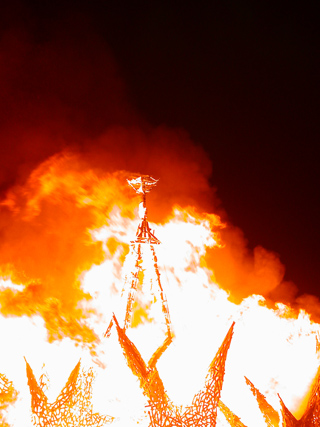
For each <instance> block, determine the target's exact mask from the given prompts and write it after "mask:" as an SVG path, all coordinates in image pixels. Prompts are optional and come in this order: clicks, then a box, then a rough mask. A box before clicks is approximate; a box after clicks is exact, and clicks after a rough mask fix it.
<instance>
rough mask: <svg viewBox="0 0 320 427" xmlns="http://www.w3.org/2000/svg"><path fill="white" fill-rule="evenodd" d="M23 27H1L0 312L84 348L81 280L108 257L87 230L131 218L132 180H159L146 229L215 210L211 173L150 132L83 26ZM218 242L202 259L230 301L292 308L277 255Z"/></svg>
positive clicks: (175, 132)
mask: <svg viewBox="0 0 320 427" xmlns="http://www.w3.org/2000/svg"><path fill="white" fill-rule="evenodd" d="M31 21H32V20H31ZM31 21H30V22H31ZM28 22H29V21H28ZM30 22H29V23H28V25H27V24H25V25H21V23H19V25H12V26H11V27H10V26H7V28H6V29H5V31H3V32H2V33H1V39H0V90H1V94H2V96H1V99H0V138H1V152H0V170H1V173H0V188H1V189H2V194H3V197H2V203H1V213H0V233H1V242H0V265H1V270H2V275H3V276H4V277H7V278H10V279H11V280H12V281H13V282H14V283H15V284H17V286H8V287H6V288H5V289H3V290H2V291H1V293H0V303H1V313H2V314H3V315H5V316H13V315H14V316H21V315H29V316H31V315H34V314H40V315H41V316H42V317H43V319H44V320H45V324H46V327H47V330H48V338H49V340H57V339H61V338H62V337H64V336H66V335H67V336H69V337H71V338H72V339H74V340H76V341H79V342H85V343H88V345H93V344H92V343H94V342H95V341H96V340H97V337H96V336H95V334H94V332H93V331H92V330H91V329H90V328H89V327H88V326H87V324H86V322H85V319H86V318H87V317H89V316H90V313H87V312H85V309H84V308H79V304H78V303H79V301H81V300H83V299H86V298H87V299H88V298H90V297H89V295H87V294H86V293H85V292H84V291H83V290H82V289H81V287H80V284H79V275H80V274H81V272H82V271H85V270H88V269H89V268H90V267H91V266H92V265H93V264H99V263H101V262H102V261H103V259H104V257H105V253H104V251H103V249H102V245H101V243H99V242H94V241H93V240H92V238H91V236H90V233H89V231H88V230H92V229H94V228H98V227H101V226H102V225H103V224H105V223H107V222H108V216H109V214H110V212H111V211H112V209H113V207H114V206H117V207H120V209H121V213H122V215H124V216H127V217H130V215H131V216H132V212H133V211H134V207H135V206H136V200H135V198H134V197H133V195H132V193H130V190H129V189H128V188H126V185H125V178H126V177H127V176H128V173H129V172H139V173H142V174H150V175H152V176H153V177H155V178H159V179H160V181H159V185H158V187H157V190H156V191H153V192H151V193H150V197H149V198H148V209H149V218H150V220H151V221H154V222H161V221H163V220H164V219H165V218H166V217H167V216H168V215H170V213H171V211H172V207H173V205H174V204H179V205H181V206H188V205H191V206H196V208H197V209H198V210H199V211H200V212H208V211H212V210H216V209H217V208H219V209H220V210H221V208H220V202H219V200H218V199H217V197H216V194H215V189H214V188H212V186H211V185H210V184H209V178H210V177H211V175H213V177H214V171H213V170H212V167H211V163H210V160H209V159H208V157H207V155H206V153H205V151H204V150H203V149H202V148H201V147H200V146H198V145H197V144H196V143H195V142H193V141H192V140H191V139H190V137H189V136H188V134H187V133H186V132H185V131H184V130H182V129H168V128H167V127H165V126H161V127H158V128H153V127H152V126H150V125H149V124H148V123H146V121H145V120H144V119H143V117H142V115H141V114H140V113H139V112H137V111H136V110H135V109H134V108H133V107H132V105H131V103H130V100H129V96H128V94H127V91H126V86H125V83H124V82H123V80H122V78H121V73H120V71H119V69H118V68H117V65H116V61H115V59H114V57H113V55H112V52H111V51H110V48H109V47H108V45H107V44H106V42H105V40H104V39H103V38H102V37H100V36H99V35H98V34H97V32H95V31H94V29H93V27H92V24H91V23H90V21H89V20H88V19H86V18H84V17H83V16H80V15H76V16H71V14H70V13H69V14H67V15H66V16H65V17H64V18H59V19H56V20H54V22H51V23H48V27H47V28H46V29H45V30H44V29H43V28H41V31H40V29H39V27H38V26H37V25H36V23H34V22H31V23H30ZM119 171H120V172H119ZM221 241H222V246H221V247H219V248H213V249H208V252H207V255H206V257H205V261H206V264H207V267H208V268H210V269H211V270H212V272H213V275H214V276H215V279H216V281H217V282H218V283H219V285H220V286H221V287H222V288H223V289H225V290H227V291H228V292H229V293H230V298H231V299H232V300H233V301H237V302H240V301H241V300H242V299H243V298H245V297H247V296H249V295H251V294H255V293H256V294H260V295H263V296H266V297H269V298H271V299H273V300H278V298H280V299H285V302H292V301H293V299H294V296H295V291H294V286H293V285H290V284H286V283H283V276H284V266H283V265H282V264H281V262H280V260H279V256H278V255H276V254H274V253H273V252H270V251H267V250H265V249H263V248H261V247H257V248H255V249H254V250H253V251H250V250H249V249H248V245H247V242H246V240H245V238H244V236H243V234H242V233H241V231H239V230H238V229H237V228H235V227H232V226H231V225H228V226H227V227H226V228H225V229H223V230H221ZM284 289H285V290H284ZM288 289H290V292H289V294H288V292H287V290H288ZM288 295H289V297H288ZM300 302H301V301H300ZM302 302H303V304H306V302H308V304H309V303H310V304H309V306H314V307H316V306H317V304H315V301H314V299H310V298H309V299H308V298H304V299H303V301H302ZM314 310H315V308H313V311H314Z"/></svg>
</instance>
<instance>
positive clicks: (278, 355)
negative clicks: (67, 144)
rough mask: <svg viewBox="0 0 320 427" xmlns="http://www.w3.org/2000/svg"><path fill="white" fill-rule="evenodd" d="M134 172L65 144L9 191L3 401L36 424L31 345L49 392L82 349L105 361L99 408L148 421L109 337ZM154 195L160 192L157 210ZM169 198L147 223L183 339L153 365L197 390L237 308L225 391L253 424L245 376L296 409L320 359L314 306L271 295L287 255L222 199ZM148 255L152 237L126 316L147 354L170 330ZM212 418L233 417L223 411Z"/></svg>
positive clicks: (173, 390)
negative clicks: (230, 215)
mask: <svg viewBox="0 0 320 427" xmlns="http://www.w3.org/2000/svg"><path fill="white" fill-rule="evenodd" d="M128 177H129V173H127V172H125V171H116V172H114V171H113V172H112V171H111V172H105V171H104V170H103V169H102V168H101V167H97V166H94V165H92V164H90V162H87V161H86V160H85V159H84V158H83V157H81V156H80V155H77V154H75V153H72V152H64V153H62V154H59V155H55V156H53V157H52V158H50V159H48V160H46V161H45V162H44V163H42V164H41V165H40V166H39V167H38V168H37V169H35V170H34V171H33V172H32V174H31V175H30V177H29V179H28V180H27V181H26V183H25V184H24V185H20V186H16V187H13V188H12V189H11V190H10V191H9V192H8V194H7V196H6V198H5V199H4V200H3V201H2V203H1V218H0V220H1V225H2V227H1V236H2V239H1V247H0V256H1V275H2V279H1V280H0V306H1V315H0V323H1V327H0V331H1V332H0V337H1V342H2V349H3V350H2V351H1V355H0V371H1V374H2V375H4V376H5V377H1V378H6V379H7V381H9V382H8V384H10V385H11V384H13V386H14V387H15V390H16V391H17V395H15V398H16V399H15V400H14V399H11V400H12V402H10V405H7V406H6V407H5V408H4V407H3V406H0V410H1V411H2V412H3V413H4V416H5V419H6V422H8V424H9V425H14V426H15V427H22V426H23V427H28V426H31V418H30V394H29V390H28V385H27V378H26V374H25V365H24V359H23V356H25V357H26V359H27V360H28V362H29V363H30V365H31V366H32V367H33V369H34V373H35V377H36V378H38V377H40V375H41V372H42V371H41V367H42V365H43V363H45V369H46V371H47V372H48V374H49V377H50V378H51V381H50V389H49V390H48V392H47V396H48V399H49V401H50V402H54V401H55V399H56V398H57V396H58V394H59V392H60V390H61V389H62V388H63V385H64V383H65V382H66V380H67V378H68V375H69V374H70V372H71V371H72V369H73V367H74V366H75V365H76V363H77V361H78V360H79V358H80V357H81V360H82V363H83V365H84V366H85V367H88V369H90V368H91V367H92V366H94V369H95V371H96V380H95V383H94V386H93V404H94V411H97V412H99V413H101V414H104V415H105V416H112V417H114V418H115V419H114V422H113V425H115V426H126V427H128V426H130V425H136V424H137V423H139V425H142V426H145V425H148V419H147V417H146V414H145V403H146V401H145V397H144V395H143V393H142V391H141V390H140V388H139V384H138V382H137V380H136V378H135V377H133V375H132V373H131V371H130V370H129V369H128V367H127V365H126V361H125V359H124V357H123V355H122V350H121V348H120V346H119V343H118V340H117V334H116V331H114V330H113V331H112V333H111V337H110V338H109V339H106V338H104V333H105V331H106V328H107V326H108V324H109V322H110V320H111V318H112V316H113V314H114V313H115V314H116V316H117V318H118V319H119V322H120V323H121V322H122V323H123V322H124V317H125V310H126V300H127V296H128V292H129V289H130V280H129V278H130V274H131V272H132V270H133V268H134V262H135V257H134V254H133V252H132V250H131V248H130V241H132V240H133V239H134V237H135V233H136V229H137V227H138V224H139V222H140V218H139V212H138V199H137V198H136V197H135V196H134V195H133V194H132V192H131V190H130V188H128V186H127V183H126V178H128ZM154 191H156V190H154ZM161 192H162V195H163V197H165V190H163V189H162V190H161ZM163 192H164V193H163ZM170 200H171V199H170ZM156 201H157V199H153V201H152V199H151V209H150V211H151V212H153V211H155V210H156V206H155V202H156ZM170 203H171V202H170ZM160 211H161V213H160V214H159V212H158V216H159V218H158V222H157V224H150V226H151V228H152V229H155V231H154V234H155V235H156V236H157V238H158V239H159V240H160V241H161V242H162V243H161V245H157V247H156V256H157V259H158V266H159V272H160V276H161V281H162V285H163V288H164V292H165V294H166V297H167V301H168V306H169V310H170V317H171V323H172V328H173V333H174V339H173V342H172V344H171V345H170V346H169V347H168V348H167V350H166V351H165V352H164V353H163V354H162V355H161V358H160V359H159V361H158V364H157V369H158V371H159V375H160V377H161V380H162V381H163V384H164V387H165V389H166V390H167V393H168V396H169V397H170V399H171V400H172V401H173V402H174V403H175V404H176V405H178V406H179V405H182V406H184V407H187V406H188V405H190V404H191V402H192V399H193V396H194V395H195V393H197V391H199V390H200V389H201V388H202V386H203V382H204V379H205V377H206V373H207V370H208V366H209V365H210V363H211V361H212V359H213V356H214V355H215V353H216V351H217V349H218V348H219V347H220V345H221V343H222V341H223V339H224V337H225V335H226V333H227V331H228V329H229V327H230V324H231V323H232V322H233V321H235V322H236V324H235V329H234V337H233V340H232V343H231V346H230V350H229V353H228V358H227V362H226V374H225V380H224V385H223V389H222V397H221V398H222V401H223V403H224V404H225V405H227V407H228V408H230V409H231V410H232V411H233V412H234V413H235V414H237V416H238V417H240V418H241V421H242V422H243V423H244V425H246V426H247V427H259V426H261V427H263V426H265V425H266V424H265V420H264V418H263V415H262V414H261V412H260V411H259V407H258V405H257V402H256V400H255V398H254V396H253V395H252V393H251V391H250V388H249V387H248V386H247V384H246V381H245V377H247V378H249V379H250V381H251V382H252V384H254V386H255V387H257V389H259V390H260V392H261V393H262V394H263V395H264V396H265V397H266V400H267V401H268V402H269V404H270V405H272V407H273V408H275V410H277V411H278V412H279V414H280V412H281V405H280V401H279V398H278V394H280V395H281V398H282V399H283V401H284V402H285V404H286V406H287V407H288V408H289V409H290V410H291V411H292V412H293V413H294V415H295V416H296V417H299V415H301V414H302V413H303V411H304V408H305V404H306V403H305V397H306V396H307V394H308V390H309V389H310V386H311V384H312V380H313V378H314V376H315V374H316V372H317V370H318V367H319V353H318V352H317V339H318V337H319V334H320V326H319V324H318V323H315V322H314V321H312V320H311V315H310V314H308V313H307V312H306V311H304V310H301V309H300V310H297V309H296V308H292V307H291V306H290V305H288V304H287V305H286V304H284V303H283V302H281V301H280V302H274V301H273V302H271V301H270V299H266V298H265V297H264V296H262V295H265V296H267V295H268V293H270V292H271V291H274V290H277V289H278V288H279V287H280V286H283V281H282V279H283V266H282V265H281V263H280V261H279V259H278V257H277V256H276V255H275V254H273V253H271V252H268V251H266V250H265V249H263V248H256V249H255V250H254V252H253V254H251V253H249V251H248V250H247V249H246V246H245V244H244V239H243V236H242V235H241V233H240V232H239V230H237V229H235V228H234V227H232V226H231V225H230V224H226V223H223V221H222V220H221V218H220V217H219V216H218V215H217V214H215V213H205V212H202V211H201V210H199V208H198V207H197V206H190V205H188V204H184V205H181V206H178V205H172V206H171V212H170V214H169V215H168V214H167V209H160ZM150 218H151V219H152V215H150ZM153 264H154V259H153V257H152V254H150V251H148V248H147V247H145V248H143V254H142V262H141V275H140V285H141V286H139V288H138V290H137V295H136V298H135V303H134V310H133V317H132V322H131V326H130V327H129V328H128V330H127V335H128V337H129V338H130V340H132V341H133V342H134V343H135V345H136V347H137V348H138V349H139V352H140V353H141V356H142V357H143V359H144V360H149V359H150V358H151V356H152V354H153V353H154V352H155V350H156V349H157V348H158V347H159V346H160V344H161V343H162V342H163V340H164V338H165V334H166V323H165V318H164V315H163V311H162V308H161V303H160V295H159V289H158V287H157V282H156V277H155V273H154V268H153ZM259 289H261V293H262V295H258V290H259ZM0 386H1V384H0ZM9 394H10V393H9ZM10 396H11V397H12V394H10ZM0 397H1V394H0ZM224 408H225V407H224ZM224 410H226V409H224ZM217 425H218V426H225V425H227V423H226V419H225V418H224V416H223V413H222V412H218V423H217Z"/></svg>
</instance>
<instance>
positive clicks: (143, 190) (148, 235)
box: [105, 175, 173, 339]
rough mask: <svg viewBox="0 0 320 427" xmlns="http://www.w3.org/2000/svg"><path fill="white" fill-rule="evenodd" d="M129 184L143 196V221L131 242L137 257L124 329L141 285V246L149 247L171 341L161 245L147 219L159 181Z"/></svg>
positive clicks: (145, 177) (143, 179) (142, 179)
mask: <svg viewBox="0 0 320 427" xmlns="http://www.w3.org/2000/svg"><path fill="white" fill-rule="evenodd" d="M127 182H128V184H129V185H130V186H131V187H132V188H133V189H134V190H135V192H136V193H137V194H141V197H142V200H141V202H140V204H139V217H140V220H141V221H140V223H139V225H138V229H137V232H136V238H135V240H133V241H131V248H132V253H133V254H134V255H135V266H134V270H133V271H132V274H131V283H130V290H129V294H128V300H127V307H126V313H125V320H124V327H123V329H124V331H125V330H126V329H127V328H128V326H129V325H130V322H131V317H132V311H133V303H134V299H135V295H136V291H137V287H138V284H139V273H140V272H141V270H142V267H141V264H142V261H143V260H142V250H141V246H142V245H148V246H149V248H150V251H151V254H152V259H153V267H154V271H155V274H156V281H157V284H158V287H159V292H160V298H161V305H162V312H163V315H164V318H165V322H166V327H167V337H168V338H169V339H172V335H173V334H172V330H171V321H170V315H169V308H168V303H167V299H166V296H165V293H164V291H163V287H162V284H161V280H160V272H159V268H158V260H157V256H156V252H155V249H154V245H158V244H159V243H160V240H158V239H157V238H156V236H155V235H154V232H152V231H151V228H150V226H149V223H148V219H147V205H146V194H147V193H149V192H150V191H151V190H152V188H153V187H155V186H156V185H157V183H158V180H157V179H154V178H152V177H150V176H149V175H141V176H138V177H136V178H133V179H130V180H129V179H128V180H127ZM112 325H113V320H111V322H110V324H109V327H108V329H107V331H106V333H105V335H106V336H109V335H110V332H111V328H112Z"/></svg>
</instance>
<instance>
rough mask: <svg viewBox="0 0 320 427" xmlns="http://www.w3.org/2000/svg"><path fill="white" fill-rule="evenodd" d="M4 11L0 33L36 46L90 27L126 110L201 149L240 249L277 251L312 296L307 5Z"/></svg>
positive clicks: (67, 6) (314, 128) (319, 252)
mask: <svg viewBox="0 0 320 427" xmlns="http://www.w3.org/2000/svg"><path fill="white" fill-rule="evenodd" d="M11 4H12V3H11ZM3 16H4V18H2V22H1V25H2V27H5V26H6V25H7V26H10V25H12V24H13V23H15V25H19V24H21V23H23V24H24V25H26V26H27V27H28V28H29V30H30V29H31V31H33V32H34V34H35V36H36V37H37V38H38V39H39V40H45V39H46V38H47V37H49V35H50V34H52V31H53V29H54V30H55V31H57V32H59V31H60V30H61V32H62V33H63V31H64V32H69V33H70V34H72V32H73V31H74V28H75V27H77V28H78V26H79V22H80V23H81V22H82V20H83V23H84V24H83V26H84V28H86V25H87V24H88V23H89V25H90V28H91V29H92V28H93V29H94V32H95V33H96V34H97V35H98V36H99V37H101V38H102V39H103V40H105V42H106V45H108V46H109V48H110V49H111V51H112V53H113V55H114V57H115V60H116V63H117V66H118V70H119V73H120V75H121V77H122V78H123V80H124V82H125V84H126V91H127V96H128V97H129V102H130V104H131V105H133V106H134V108H135V109H136V110H137V111H139V112H140V113H141V115H142V116H143V117H144V118H145V119H146V120H147V121H148V122H149V123H151V124H152V125H154V126H158V125H161V124H165V125H167V126H172V127H182V128H183V129H185V130H186V131H187V132H188V133H189V134H190V136H191V138H192V139H193V141H194V142H195V143H196V144H198V145H201V146H202V147H204V149H205V150H206V151H207V153H208V155H209V156H210V159H211V161H212V165H213V173H212V178H211V183H212V185H213V186H215V187H217V194H218V197H219V198H220V199H221V201H222V205H223V207H224V209H225V211H226V212H227V214H228V216H229V219H230V221H231V222H232V223H233V224H234V225H236V226H239V227H240V228H241V229H242V230H243V231H244V233H245V235H246V237H247V238H248V242H249V246H250V247H254V246H256V245H262V246H264V247H265V248H267V249H270V250H273V251H276V252H278V253H279V254H280V259H281V261H282V262H283V263H284V264H285V266H286V271H287V272H286V279H288V280H293V281H294V282H295V283H296V284H297V285H298V287H299V290H300V293H304V292H308V293H313V294H316V295H318V296H319V297H320V286H319V284H320V269H319V256H320V249H319V240H320V232H319V231H320V225H319V213H320V212H319V207H320V201H319V181H320V180H319V155H318V151H319V149H318V143H319V134H320V133H319V95H320V93H319V74H320V73H319V29H318V26H319V25H318V19H317V8H316V2H308V3H305V2H299V3H297V2H295V3H294V2H274V4H273V2H260V1H242V2H232V1H222V2H221V1H220V2H213V1H212V2H201V1H200V2H177V1H172V2H168V3H167V2H154V1H144V2H142V1H132V2H123V1H121V0H118V1H107V0H104V1H102V0H99V1H93V2H89V1H88V2H83V1H82V2H81V1H80V2H70V1H69V2H68V1H63V2H62V1H60V2H59V1H55V2H51V1H44V0H42V1H38V2H31V1H30V2H25V3H23V2H17V3H16V4H15V5H14V7H12V6H10V7H9V8H8V9H7V11H6V14H4V15H3ZM91 31H92V30H91ZM78 48H79V49H81V48H82V47H81V43H79V46H78ZM92 101H93V102H94V99H92ZM99 102H101V100H100V101H99Z"/></svg>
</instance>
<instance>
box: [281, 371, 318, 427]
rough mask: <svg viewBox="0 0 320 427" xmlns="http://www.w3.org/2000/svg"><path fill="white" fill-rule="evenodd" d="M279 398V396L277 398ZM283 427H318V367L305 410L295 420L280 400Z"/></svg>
mask: <svg viewBox="0 0 320 427" xmlns="http://www.w3.org/2000/svg"><path fill="white" fill-rule="evenodd" d="M279 397H280V396H279ZM280 402H281V410H282V418H283V421H284V427H319V426H320V367H319V369H318V372H317V375H316V377H315V379H314V382H313V387H312V390H311V394H310V397H309V400H308V404H307V408H306V410H305V412H304V414H303V416H302V417H301V418H300V420H297V419H296V418H295V417H294V416H293V415H292V414H291V412H290V411H289V409H288V408H287V407H286V405H285V404H284V402H283V400H282V399H281V398H280Z"/></svg>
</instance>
